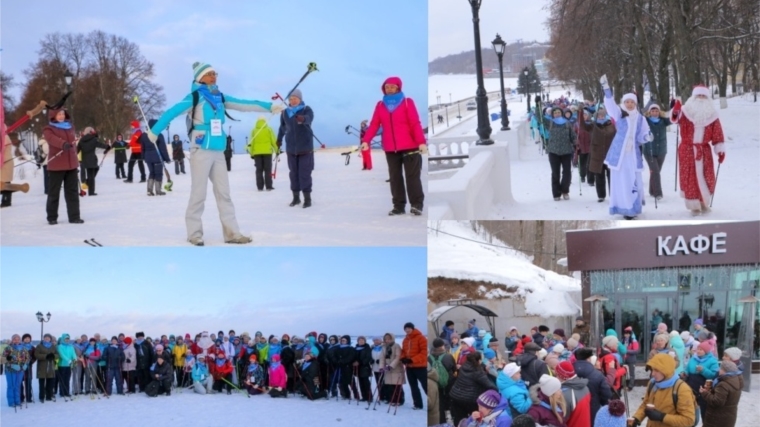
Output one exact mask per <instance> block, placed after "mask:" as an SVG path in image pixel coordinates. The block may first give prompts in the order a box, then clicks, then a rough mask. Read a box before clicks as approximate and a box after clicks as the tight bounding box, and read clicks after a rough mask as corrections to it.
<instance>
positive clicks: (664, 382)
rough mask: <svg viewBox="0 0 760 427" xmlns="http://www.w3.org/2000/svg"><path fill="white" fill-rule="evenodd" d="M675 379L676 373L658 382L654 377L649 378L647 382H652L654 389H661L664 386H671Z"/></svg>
mask: <svg viewBox="0 0 760 427" xmlns="http://www.w3.org/2000/svg"><path fill="white" fill-rule="evenodd" d="M676 380H678V375H673V376H672V377H670V378H668V379H665V380H662V381H660V382H656V381H655V380H654V378H652V379H651V380H649V382H651V383H652V385H653V387H654V388H655V390H662V389H664V388H670V387H673V384H675V383H676Z"/></svg>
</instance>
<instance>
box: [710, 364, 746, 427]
mask: <svg viewBox="0 0 760 427" xmlns="http://www.w3.org/2000/svg"><path fill="white" fill-rule="evenodd" d="M742 387H744V379H743V378H742V376H741V375H732V376H729V375H723V376H720V377H718V379H717V382H716V384H715V386H714V387H712V388H710V390H708V391H705V392H704V393H702V399H704V401H705V403H706V404H707V411H706V412H705V419H704V421H703V424H702V427H723V426H733V425H734V424H736V412H737V411H738V409H739V398H741V396H742Z"/></svg>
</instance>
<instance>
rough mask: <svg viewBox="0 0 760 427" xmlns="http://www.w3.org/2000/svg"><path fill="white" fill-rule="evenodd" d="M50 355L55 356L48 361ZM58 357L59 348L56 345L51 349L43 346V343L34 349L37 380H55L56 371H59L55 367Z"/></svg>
mask: <svg viewBox="0 0 760 427" xmlns="http://www.w3.org/2000/svg"><path fill="white" fill-rule="evenodd" d="M50 354H52V355H53V358H52V359H50V360H48V355H50ZM56 356H58V348H57V347H56V345H55V344H53V345H51V346H50V347H49V348H48V347H45V346H44V345H42V343H39V344H37V347H35V349H34V358H35V359H37V378H47V379H51V378H55V370H56V369H57V368H56V367H55V358H56Z"/></svg>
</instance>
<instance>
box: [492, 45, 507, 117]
mask: <svg viewBox="0 0 760 427" xmlns="http://www.w3.org/2000/svg"><path fill="white" fill-rule="evenodd" d="M491 44H493V50H494V51H495V52H496V56H497V57H498V58H499V79H500V83H501V130H509V115H508V113H507V96H506V94H505V93H504V67H503V66H502V60H503V59H504V49H505V48H506V46H507V44H506V43H505V42H504V40H502V39H501V36H500V35H499V34H498V33H497V34H496V38H495V39H494V40H493V41H492V42H491Z"/></svg>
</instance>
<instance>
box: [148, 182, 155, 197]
mask: <svg viewBox="0 0 760 427" xmlns="http://www.w3.org/2000/svg"><path fill="white" fill-rule="evenodd" d="M153 181H154V180H153V179H149V180H148V195H149V196H155V194H153Z"/></svg>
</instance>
